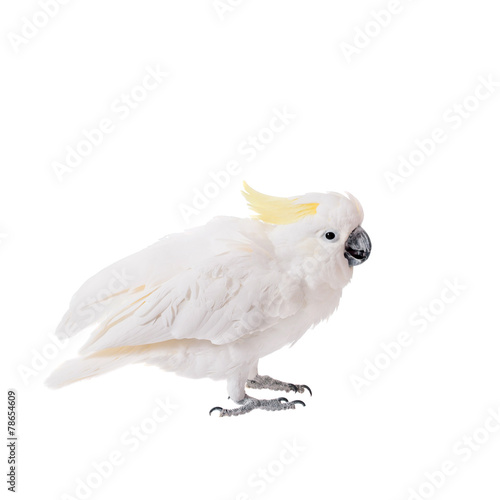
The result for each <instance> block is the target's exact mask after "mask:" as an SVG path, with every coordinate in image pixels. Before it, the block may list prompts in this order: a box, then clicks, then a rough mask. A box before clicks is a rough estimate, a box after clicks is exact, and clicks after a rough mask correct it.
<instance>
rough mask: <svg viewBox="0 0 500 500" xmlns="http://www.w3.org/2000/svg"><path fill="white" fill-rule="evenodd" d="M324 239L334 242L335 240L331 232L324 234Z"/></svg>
mask: <svg viewBox="0 0 500 500" xmlns="http://www.w3.org/2000/svg"><path fill="white" fill-rule="evenodd" d="M325 238H326V239H327V240H334V239H335V233H332V232H331V231H328V232H327V233H325Z"/></svg>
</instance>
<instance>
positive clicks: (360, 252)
mask: <svg viewBox="0 0 500 500" xmlns="http://www.w3.org/2000/svg"><path fill="white" fill-rule="evenodd" d="M371 251H372V242H371V241H370V237H369V236H368V234H367V233H366V231H365V230H364V229H363V228H362V227H361V226H358V227H357V228H356V229H355V230H354V231H353V232H352V233H351V234H350V235H349V238H347V241H346V242H345V252H344V257H345V258H346V259H347V262H349V266H351V267H352V266H357V265H359V264H362V263H363V262H364V261H365V260H366V259H368V257H370V252H371Z"/></svg>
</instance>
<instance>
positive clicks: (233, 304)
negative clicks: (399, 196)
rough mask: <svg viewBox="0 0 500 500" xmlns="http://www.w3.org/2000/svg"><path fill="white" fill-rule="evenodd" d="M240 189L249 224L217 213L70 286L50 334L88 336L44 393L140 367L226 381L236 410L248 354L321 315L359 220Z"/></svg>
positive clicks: (331, 304)
mask: <svg viewBox="0 0 500 500" xmlns="http://www.w3.org/2000/svg"><path fill="white" fill-rule="evenodd" d="M245 187H246V192H245V193H244V194H245V196H246V198H247V200H248V201H249V205H250V207H251V208H252V209H253V210H255V211H257V212H258V215H257V220H256V219H238V218H234V217H217V218H215V219H213V220H212V221H211V222H209V223H208V224H206V225H205V226H202V227H197V228H194V229H190V230H188V231H185V232H184V233H180V234H173V235H169V236H167V237H165V238H163V239H162V240H160V241H158V242H157V243H156V244H154V245H152V246H150V247H148V248H146V249H144V250H142V251H140V252H138V253H136V254H133V255H131V256H129V257H126V258H124V259H122V260H120V261H118V262H116V263H115V264H113V265H111V266H109V267H108V268H106V269H104V270H102V271H100V272H99V273H98V274H96V275H95V276H93V277H92V278H90V279H89V280H88V281H87V282H86V283H84V284H83V285H82V287H81V288H80V289H79V290H78V291H77V292H76V294H75V295H74V296H73V298H72V300H71V303H70V307H69V310H68V312H67V313H66V314H65V316H64V317H63V319H62V321H61V323H60V325H59V327H58V329H57V334H58V335H59V336H61V337H66V336H73V335H75V334H77V333H78V332H80V331H81V330H83V329H84V328H85V329H90V338H89V339H88V341H87V342H86V344H85V345H84V347H83V348H82V351H81V352H82V354H84V355H85V357H83V358H78V359H75V360H71V361H68V362H66V363H64V364H63V365H62V366H61V367H59V368H58V369H57V370H56V371H55V372H54V373H53V374H52V375H51V376H50V378H49V379H48V381H47V384H48V385H49V386H52V387H60V386H63V385H66V384H68V383H71V382H74V381H76V380H80V379H82V378H86V377H91V376H94V375H98V374H101V373H104V372H107V371H109V370H112V369H115V368H118V367H120V366H123V365H124V364H127V363H136V362H145V363H148V364H152V365H157V366H159V367H161V368H163V369H165V370H168V371H173V372H176V373H178V374H180V375H183V376H187V377H196V378H198V377H210V378H213V379H216V380H217V379H226V380H227V381H228V392H229V396H230V397H231V398H232V399H233V400H234V401H236V402H240V403H241V402H242V401H243V400H244V399H245V397H246V394H245V385H246V383H247V380H252V379H255V377H256V376H257V364H258V360H259V359H260V358H262V357H263V356H266V355H267V354H270V353H271V352H273V351H275V350H277V349H280V348H281V347H283V346H285V345H287V344H290V343H293V342H295V341H296V340H298V339H299V338H300V337H301V336H302V335H303V334H304V333H305V332H306V331H307V330H308V329H309V328H310V327H312V326H314V325H316V324H317V323H318V322H320V321H321V320H323V319H325V318H327V317H328V316H329V315H330V314H332V312H333V311H334V310H335V309H336V307H337V305H338V303H339V300H340V296H341V293H342V288H343V287H344V286H345V285H346V284H347V283H348V282H349V280H350V278H351V276H352V265H353V261H349V260H348V258H347V257H350V256H349V255H348V254H346V253H345V252H346V242H347V240H348V238H349V237H350V235H351V234H352V233H353V231H354V230H355V229H356V228H357V227H358V226H359V225H360V224H361V222H362V219H363V212H362V210H361V207H360V205H359V203H358V202H357V200H356V199H355V198H354V197H352V196H351V195H347V196H344V195H341V194H337V193H327V194H319V193H311V194H308V195H304V196H300V197H295V198H276V197H268V196H265V195H261V194H260V193H257V192H256V191H254V190H252V189H251V188H250V187H248V186H247V185H245ZM264 220H271V221H274V223H270V222H264ZM328 232H330V233H332V234H334V235H335V239H333V240H332V241H330V240H328V239H327V238H326V237H325V234H326V233H328ZM365 234H366V233H365ZM368 241H369V240H368ZM354 246H355V245H354ZM365 250H366V251H367V254H366V257H364V258H362V259H360V262H362V261H363V260H366V258H367V256H368V254H369V248H367V249H365ZM346 256H347V257H346ZM357 257H358V258H359V257H360V255H357ZM354 258H355V257H352V259H354ZM350 264H351V265H350ZM354 265H355V263H354ZM117 277H120V278H119V279H117ZM117 282H118V283H119V285H120V286H119V287H116V283H117ZM288 385H290V384H288ZM284 390H286V388H285V389H284ZM255 401H258V400H255ZM269 409H277V408H269Z"/></svg>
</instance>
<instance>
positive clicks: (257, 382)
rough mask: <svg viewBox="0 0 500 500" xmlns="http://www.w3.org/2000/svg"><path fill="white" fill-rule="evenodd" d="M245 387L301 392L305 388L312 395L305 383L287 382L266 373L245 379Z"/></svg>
mask: <svg viewBox="0 0 500 500" xmlns="http://www.w3.org/2000/svg"><path fill="white" fill-rule="evenodd" d="M247 387H248V388H251V389H271V390H272V391H285V392H290V391H293V392H299V393H301V394H302V393H303V392H304V390H305V389H307V390H308V391H309V394H310V395H311V396H312V391H311V389H309V387H308V386H307V385H297V384H288V383H287V382H281V381H280V380H275V379H274V378H271V377H268V376H267V375H257V376H256V377H255V378H254V379H252V380H247Z"/></svg>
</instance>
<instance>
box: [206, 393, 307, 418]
mask: <svg viewBox="0 0 500 500" xmlns="http://www.w3.org/2000/svg"><path fill="white" fill-rule="evenodd" d="M237 403H238V404H239V405H241V406H240V407H239V408H232V409H224V408H221V407H220V406H216V407H214V408H212V409H211V410H210V413H209V415H211V414H212V412H213V411H215V410H219V411H220V413H219V417H232V416H238V415H244V414H245V413H249V412H251V411H252V410H255V409H257V408H258V409H259V410H266V411H280V410H293V409H295V405H296V404H301V405H303V406H305V403H304V402H303V401H299V400H297V401H291V402H290V403H289V402H288V399H286V398H277V399H256V398H251V397H250V396H247V395H246V394H245V397H244V398H243V399H242V400H241V401H237Z"/></svg>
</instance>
